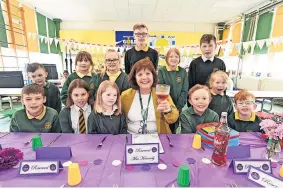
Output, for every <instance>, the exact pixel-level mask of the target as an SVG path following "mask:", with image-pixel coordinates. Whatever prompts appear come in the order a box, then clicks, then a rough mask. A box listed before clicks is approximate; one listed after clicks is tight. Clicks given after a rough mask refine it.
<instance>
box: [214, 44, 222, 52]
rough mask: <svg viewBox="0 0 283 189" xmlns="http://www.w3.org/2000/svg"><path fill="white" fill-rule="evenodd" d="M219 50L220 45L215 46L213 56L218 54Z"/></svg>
mask: <svg viewBox="0 0 283 189" xmlns="http://www.w3.org/2000/svg"><path fill="white" fill-rule="evenodd" d="M220 48H221V45H217V46H216V49H215V54H218V53H219V50H220Z"/></svg>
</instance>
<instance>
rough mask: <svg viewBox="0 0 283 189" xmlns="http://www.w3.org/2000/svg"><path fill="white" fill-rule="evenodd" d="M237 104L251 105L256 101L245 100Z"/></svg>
mask: <svg viewBox="0 0 283 189" xmlns="http://www.w3.org/2000/svg"><path fill="white" fill-rule="evenodd" d="M237 104H238V105H239V106H244V105H246V106H250V105H253V104H254V102H253V101H244V102H238V103H237Z"/></svg>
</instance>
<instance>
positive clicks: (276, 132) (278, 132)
mask: <svg viewBox="0 0 283 189" xmlns="http://www.w3.org/2000/svg"><path fill="white" fill-rule="evenodd" d="M272 115H273V116H272V117H270V118H269V119H265V120H263V121H262V122H261V123H260V124H259V126H260V129H261V130H263V131H264V132H265V136H266V138H268V143H267V158H268V159H270V158H272V156H276V155H278V153H279V152H281V140H282V138H283V114H278V113H273V114H272Z"/></svg>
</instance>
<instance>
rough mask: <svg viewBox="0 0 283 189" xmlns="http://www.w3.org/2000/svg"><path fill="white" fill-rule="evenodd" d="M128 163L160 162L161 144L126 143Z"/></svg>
mask: <svg viewBox="0 0 283 189" xmlns="http://www.w3.org/2000/svg"><path fill="white" fill-rule="evenodd" d="M125 153H126V156H125V157H126V165H138V164H153V163H159V144H158V143H156V144H132V145H126V151H125Z"/></svg>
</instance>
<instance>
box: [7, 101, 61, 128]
mask: <svg viewBox="0 0 283 189" xmlns="http://www.w3.org/2000/svg"><path fill="white" fill-rule="evenodd" d="M10 132H29V133H60V132H61V127H60V123H59V117H58V113H57V111H56V110H54V109H52V108H49V107H46V106H43V111H42V113H41V114H40V115H39V116H37V117H33V116H32V115H30V114H29V113H28V112H27V111H26V109H21V110H18V111H16V112H15V113H14V114H13V116H12V119H11V125H10Z"/></svg>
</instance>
